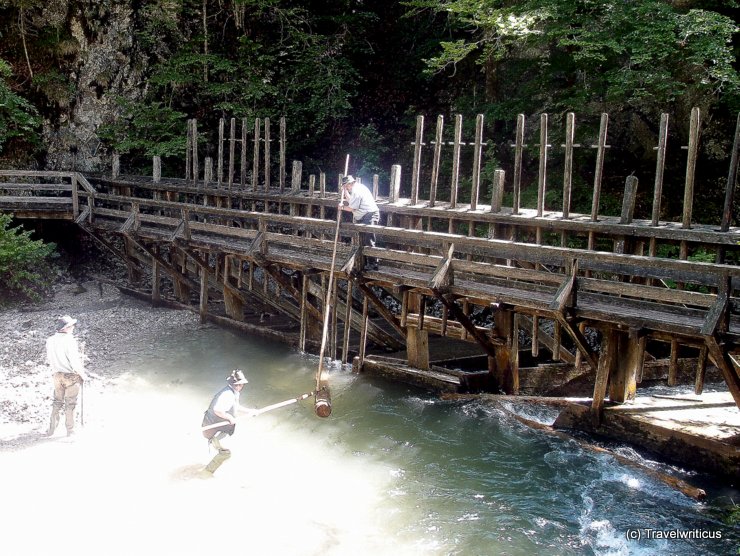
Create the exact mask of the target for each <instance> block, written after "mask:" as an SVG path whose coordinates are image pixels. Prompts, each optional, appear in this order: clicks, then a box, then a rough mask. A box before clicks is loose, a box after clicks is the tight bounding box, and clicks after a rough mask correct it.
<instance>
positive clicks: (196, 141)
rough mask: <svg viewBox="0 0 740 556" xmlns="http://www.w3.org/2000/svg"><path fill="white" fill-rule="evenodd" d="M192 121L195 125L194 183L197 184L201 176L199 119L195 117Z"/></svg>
mask: <svg viewBox="0 0 740 556" xmlns="http://www.w3.org/2000/svg"><path fill="white" fill-rule="evenodd" d="M190 121H191V125H192V126H193V132H192V134H193V158H192V160H193V183H194V184H195V185H196V186H197V185H198V178H199V177H200V169H199V168H198V120H196V119H195V118H193V119H192V120H190Z"/></svg>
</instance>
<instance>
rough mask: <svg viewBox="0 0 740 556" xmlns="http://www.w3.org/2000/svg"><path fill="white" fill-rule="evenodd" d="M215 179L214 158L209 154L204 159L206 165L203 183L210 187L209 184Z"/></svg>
mask: <svg viewBox="0 0 740 556" xmlns="http://www.w3.org/2000/svg"><path fill="white" fill-rule="evenodd" d="M212 181H213V159H212V158H211V157H210V156H207V157H206V159H205V161H204V167H203V185H204V186H205V187H208V184H210V183H211V182H212Z"/></svg>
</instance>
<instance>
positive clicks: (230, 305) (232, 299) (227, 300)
mask: <svg viewBox="0 0 740 556" xmlns="http://www.w3.org/2000/svg"><path fill="white" fill-rule="evenodd" d="M231 258H232V257H231V255H226V256H225V257H224V276H223V282H224V310H225V311H226V314H227V315H228V316H229V317H231V318H232V319H234V320H236V321H238V322H243V321H244V300H243V299H242V298H241V297H240V296H238V295H236V294H234V293H233V292H232V291H231V289H230V288H229V287H228V286H229V285H230V284H231Z"/></svg>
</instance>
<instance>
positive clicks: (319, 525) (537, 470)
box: [111, 327, 740, 556]
mask: <svg viewBox="0 0 740 556" xmlns="http://www.w3.org/2000/svg"><path fill="white" fill-rule="evenodd" d="M235 367H239V368H241V369H244V371H245V373H246V375H247V377H248V379H249V381H250V383H249V384H248V385H247V386H246V388H245V390H244V394H245V395H243V397H242V403H243V404H245V405H249V406H252V407H264V406H267V405H270V404H273V403H276V402H279V401H282V400H285V399H289V398H292V397H295V396H298V395H300V394H302V393H303V392H306V391H310V390H312V389H313V383H314V373H315V371H316V367H317V358H316V357H313V356H307V355H304V354H300V353H297V352H294V351H291V350H289V349H288V348H286V347H285V346H283V345H281V344H275V343H271V342H268V341H265V340H262V339H253V338H245V337H241V336H237V335H235V334H232V333H231V332H228V331H224V330H221V329H218V328H213V327H203V328H199V329H198V330H195V331H193V330H183V331H182V335H180V334H171V335H168V336H167V337H164V338H161V339H160V340H159V341H158V342H157V344H156V345H144V346H139V347H137V348H136V349H132V352H131V353H130V354H128V355H127V357H126V359H125V361H121V362H119V363H116V364H114V365H113V366H112V368H111V370H112V371H114V372H120V373H122V377H123V378H122V379H121V381H120V384H119V388H121V389H123V390H126V389H129V390H130V391H132V392H139V391H141V390H140V389H142V388H143V389H149V390H151V389H152V387H154V388H155V389H156V390H158V391H159V392H160V393H162V394H163V395H164V396H165V400H169V401H164V402H162V401H159V402H157V405H158V406H159V407H160V408H162V407H167V405H168V404H171V406H172V409H171V413H172V414H173V415H176V416H177V417H178V419H179V420H180V422H182V421H183V420H185V421H188V422H187V427H186V428H189V429H188V430H191V429H192V430H196V429H197V427H198V425H199V424H200V417H201V414H202V411H203V410H204V409H205V408H206V406H207V405H208V402H209V401H210V398H211V396H212V395H213V393H214V392H215V391H216V390H218V388H220V387H221V385H222V384H223V379H224V378H225V376H226V375H227V374H228V372H229V371H230V370H231V369H232V368H235ZM330 369H331V371H330V385H331V391H332V402H333V403H332V408H333V412H332V415H331V416H330V417H329V418H328V419H320V418H318V417H316V415H315V414H314V411H313V403H312V401H311V400H306V401H303V402H300V403H297V404H294V405H291V406H288V407H285V408H281V409H278V410H275V411H273V412H270V413H266V414H264V415H262V416H260V417H257V418H249V419H248V420H246V421H244V424H240V425H239V427H238V428H237V432H236V434H235V436H234V440H235V442H236V446H235V448H234V457H233V458H232V460H230V461H228V462H226V463H225V464H224V466H223V467H222V469H221V470H219V472H218V473H217V477H216V478H215V479H214V480H212V481H201V482H198V480H197V479H189V480H183V481H182V482H181V483H177V485H176V487H175V488H176V492H177V496H184V498H185V499H188V495H187V494H188V492H191V491H192V492H193V493H194V492H195V491H194V490H192V489H195V488H198V489H199V490H198V491H197V492H198V494H199V495H202V494H203V493H204V492H208V491H206V490H203V489H212V492H214V493H216V495H217V496H228V497H229V498H230V500H231V501H230V504H232V505H233V506H231V509H230V510H229V511H230V512H231V514H232V515H233V518H234V519H241V518H240V517H239V515H241V514H240V511H241V510H237V509H235V508H239V507H242V506H241V504H242V503H243V504H245V505H246V506H248V507H249V508H250V509H249V510H246V511H247V514H246V515H247V516H248V517H249V519H246V520H244V521H243V525H242V526H240V529H239V536H240V539H241V540H240V546H241V547H243V548H244V553H275V554H304V553H305V554H432V555H436V554H439V555H448V554H455V555H487V554H508V555H533V554H547V555H552V554H563V555H567V554H574V555H575V554H579V555H580V554H614V555H626V554H678V555H691V556H695V555H697V554H717V555H728V554H737V553H738V549H739V548H740V532H739V531H738V529H737V528H732V527H730V526H728V525H726V524H724V523H722V522H721V521H720V520H719V518H718V516H720V515H721V512H720V509H721V507H723V506H727V505H728V504H729V503H730V499H731V498H732V497H734V500H735V503H740V500H738V497H737V491H733V490H731V489H729V488H727V489H725V488H723V487H722V486H721V485H718V484H712V483H707V482H706V481H705V482H704V484H702V485H701V486H704V487H705V488H707V489H708V494H709V500H708V501H707V502H704V503H699V502H696V501H694V500H691V499H689V498H687V497H685V496H683V495H682V494H680V493H678V492H677V491H675V490H673V489H671V488H669V487H667V486H665V485H664V484H662V483H660V482H657V481H655V480H654V479H652V478H650V477H649V476H647V475H645V474H643V473H641V472H640V471H639V470H636V469H635V468H632V467H627V466H624V465H621V464H620V463H618V462H617V461H615V460H614V459H613V458H611V457H609V456H608V455H605V454H597V453H594V452H591V451H589V450H585V449H584V448H583V447H582V445H581V444H580V443H578V442H576V441H573V440H564V439H562V438H559V437H554V436H552V435H548V434H546V433H544V432H542V431H537V430H533V429H530V428H528V427H526V426H524V425H522V424H521V423H519V422H518V421H517V420H516V419H514V418H513V417H512V416H511V415H510V414H508V413H507V412H503V411H500V410H497V409H493V408H491V407H490V406H486V405H484V404H481V403H477V402H476V403H462V402H445V401H440V400H438V399H437V398H436V397H434V396H433V395H430V394H428V393H426V392H423V391H418V390H415V389H412V388H408V387H405V386H404V385H398V384H393V383H389V382H385V381H381V380H379V379H372V378H370V377H366V376H362V375H359V376H358V375H354V374H352V373H351V372H350V370H349V369H348V368H341V367H339V366H333V367H330ZM528 417H530V418H535V419H538V420H540V421H541V422H551V421H552V419H553V418H554V414H550V413H548V412H547V411H542V412H535V413H534V414H531V415H528ZM187 442H188V443H192V444H193V445H194V446H195V445H197V446H198V448H197V449H198V450H199V451H198V452H197V454H198V455H197V457H196V460H198V461H193V460H189V461H183V462H182V463H183V466H185V467H187V465H191V466H196V465H197V464H202V463H205V462H207V461H208V457H209V456H208V455H207V454H206V453H205V448H204V446H203V442H204V441H202V439H200V438H199V437H198V435H197V434H195V435H193V436H191V437H188V439H187ZM193 453H195V452H193ZM620 453H621V454H622V455H627V456H628V457H631V458H633V459H635V460H636V461H640V462H642V463H645V464H649V465H657V464H652V463H651V462H648V461H646V460H643V459H642V458H641V456H639V455H638V454H637V453H636V452H634V451H633V450H631V449H629V448H621V449H620ZM188 454H189V453H188ZM184 457H185V458H187V457H190V456H189V455H188V456H184ZM177 463H178V462H177V461H176V460H175V459H173V461H171V462H170V463H168V465H170V466H176V465H177ZM695 479H697V480H701V477H698V478H695ZM195 483H197V487H195V486H193V485H194V484H195ZM204 485H205V486H204ZM225 485H229V486H228V487H226V486H225ZM219 489H228V490H219ZM226 492H228V493H229V494H228V495H227V494H225V493H226ZM215 511H216V512H218V510H215ZM648 530H654V531H657V532H658V533H656V534H661V533H663V534H671V533H670V532H671V531H675V533H673V534H674V535H685V534H694V535H704V536H705V537H710V538H704V539H693V540H692V539H683V540H679V539H655V538H654V539H649V538H646V537H647V535H649V534H650V533H649V532H648ZM629 531H636V533H629ZM637 533H640V534H641V538H640V539H630V538H628V534H637ZM717 537H721V538H717Z"/></svg>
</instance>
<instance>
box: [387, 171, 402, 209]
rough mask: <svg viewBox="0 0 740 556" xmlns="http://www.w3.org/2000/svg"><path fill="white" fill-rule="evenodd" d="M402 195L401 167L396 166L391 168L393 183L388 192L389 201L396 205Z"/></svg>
mask: <svg viewBox="0 0 740 556" xmlns="http://www.w3.org/2000/svg"><path fill="white" fill-rule="evenodd" d="M400 193H401V166H400V165H399V164H394V165H393V166H391V183H390V190H389V192H388V201H389V202H391V203H395V202H396V201H398V196H399V195H400Z"/></svg>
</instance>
